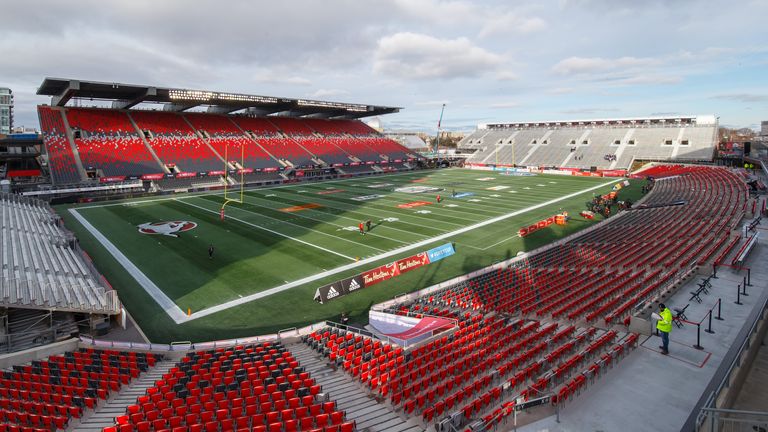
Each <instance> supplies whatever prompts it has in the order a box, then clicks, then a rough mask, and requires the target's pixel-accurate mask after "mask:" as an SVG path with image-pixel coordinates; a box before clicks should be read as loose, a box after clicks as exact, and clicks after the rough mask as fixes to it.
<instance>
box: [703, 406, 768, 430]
mask: <svg viewBox="0 0 768 432" xmlns="http://www.w3.org/2000/svg"><path fill="white" fill-rule="evenodd" d="M700 415H703V416H705V418H706V424H705V425H700V426H699V427H697V428H696V430H697V431H701V430H703V427H705V426H707V427H708V428H709V429H708V430H709V431H710V432H754V431H766V430H768V412H759V411H740V410H730V409H722V408H720V409H718V408H702V409H701V414H700Z"/></svg>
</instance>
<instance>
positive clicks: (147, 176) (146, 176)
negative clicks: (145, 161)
mask: <svg viewBox="0 0 768 432" xmlns="http://www.w3.org/2000/svg"><path fill="white" fill-rule="evenodd" d="M164 177H165V174H144V175H143V176H141V179H142V180H162V179H163V178H164Z"/></svg>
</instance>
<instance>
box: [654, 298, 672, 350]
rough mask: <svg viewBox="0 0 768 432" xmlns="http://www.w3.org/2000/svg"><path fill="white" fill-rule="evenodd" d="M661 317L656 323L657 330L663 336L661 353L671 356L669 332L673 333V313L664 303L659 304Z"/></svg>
mask: <svg viewBox="0 0 768 432" xmlns="http://www.w3.org/2000/svg"><path fill="white" fill-rule="evenodd" d="M659 315H660V316H661V319H660V320H659V322H657V323H656V329H658V330H659V334H660V335H661V346H660V347H659V348H661V353H662V354H664V355H667V354H669V332H671V331H672V312H670V310H669V309H667V307H666V306H664V303H660V304H659Z"/></svg>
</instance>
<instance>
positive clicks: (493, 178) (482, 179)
mask: <svg viewBox="0 0 768 432" xmlns="http://www.w3.org/2000/svg"><path fill="white" fill-rule="evenodd" d="M492 180H496V178H495V177H480V178H479V179H477V181H492Z"/></svg>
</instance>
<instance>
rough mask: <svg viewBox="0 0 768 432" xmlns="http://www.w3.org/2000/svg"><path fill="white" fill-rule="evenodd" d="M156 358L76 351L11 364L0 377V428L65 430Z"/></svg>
mask: <svg viewBox="0 0 768 432" xmlns="http://www.w3.org/2000/svg"><path fill="white" fill-rule="evenodd" d="M159 360H161V357H160V356H158V355H156V354H152V353H136V352H121V351H114V350H95V349H88V348H80V349H78V350H76V351H67V352H64V353H61V354H56V355H51V356H49V357H47V358H44V359H41V360H33V361H31V362H30V363H28V364H21V365H14V366H13V368H12V369H10V370H4V371H2V378H0V429H3V430H8V431H34V432H37V431H56V430H66V429H67V428H68V427H71V426H72V425H73V424H75V425H77V424H79V421H80V419H82V418H83V417H84V415H88V414H89V413H91V412H92V410H93V409H95V408H97V407H98V406H100V405H103V404H104V403H105V401H106V400H107V399H109V398H110V397H111V396H113V395H114V394H116V393H118V392H119V391H120V389H121V388H123V387H125V386H129V385H130V384H131V382H132V381H134V380H135V379H136V378H138V377H139V376H141V375H142V374H143V373H145V372H147V371H148V370H150V369H151V368H152V367H153V366H154V365H155V364H156V363H157V362H158V361H159Z"/></svg>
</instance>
